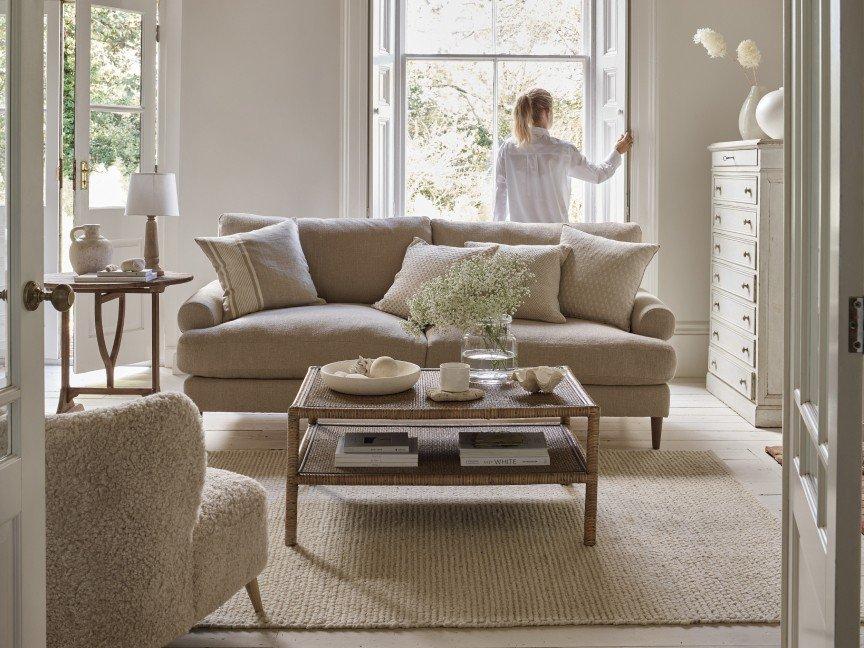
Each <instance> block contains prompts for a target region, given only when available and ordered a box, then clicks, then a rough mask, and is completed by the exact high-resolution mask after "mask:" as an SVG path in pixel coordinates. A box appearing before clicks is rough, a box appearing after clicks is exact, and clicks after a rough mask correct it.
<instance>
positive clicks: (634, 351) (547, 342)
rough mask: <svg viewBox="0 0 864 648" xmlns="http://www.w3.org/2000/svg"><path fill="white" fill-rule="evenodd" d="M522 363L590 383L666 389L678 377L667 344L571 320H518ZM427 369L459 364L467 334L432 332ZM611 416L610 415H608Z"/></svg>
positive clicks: (516, 329) (515, 327)
mask: <svg viewBox="0 0 864 648" xmlns="http://www.w3.org/2000/svg"><path fill="white" fill-rule="evenodd" d="M511 330H512V331H513V335H515V336H516V341H517V342H518V344H519V347H518V350H519V357H518V358H517V360H518V362H519V365H520V366H523V367H531V366H536V365H551V366H557V365H567V366H569V367H570V369H572V370H573V375H575V376H576V378H578V379H579V381H580V382H582V384H584V385H660V384H663V383H665V382H668V381H669V380H671V379H672V377H673V376H674V375H675V367H676V364H677V361H676V357H675V349H674V348H673V347H672V345H671V344H669V343H668V342H665V341H663V340H657V339H655V338H650V337H644V336H642V335H636V334H634V333H628V332H626V331H622V330H621V329H618V328H616V327H614V326H609V325H608V324H598V323H597V322H586V321H584V320H576V319H568V320H567V322H566V323H565V324H547V323H546V322H532V321H528V320H520V319H516V320H513V325H512V327H511ZM426 339H427V340H428V345H429V349H428V351H427V352H426V366H427V367H437V366H438V365H440V364H441V363H442V362H455V361H458V360H459V353H460V344H461V341H462V336H461V334H460V333H459V332H458V331H450V330H441V329H439V328H438V327H433V328H431V329H429V330H428V331H426ZM603 414H604V415H606V414H607V413H606V411H605V410H604V412H603Z"/></svg>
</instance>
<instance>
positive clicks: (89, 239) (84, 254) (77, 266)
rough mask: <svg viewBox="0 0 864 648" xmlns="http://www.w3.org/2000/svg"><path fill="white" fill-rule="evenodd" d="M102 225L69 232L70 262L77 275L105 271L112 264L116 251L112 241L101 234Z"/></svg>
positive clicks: (82, 227) (83, 227)
mask: <svg viewBox="0 0 864 648" xmlns="http://www.w3.org/2000/svg"><path fill="white" fill-rule="evenodd" d="M100 229H101V225H79V226H78V227H73V228H72V231H70V232H69V238H71V239H72V244H71V245H70V246H69V260H70V261H71V262H72V269H73V270H74V271H75V273H76V274H79V275H80V274H87V273H90V272H98V271H99V270H104V269H105V266H107V265H108V264H109V263H111V255H112V254H113V252H114V250H113V247H112V246H111V241H109V240H108V239H106V238H105V237H104V236H102V234H101V233H100V232H99V230H100Z"/></svg>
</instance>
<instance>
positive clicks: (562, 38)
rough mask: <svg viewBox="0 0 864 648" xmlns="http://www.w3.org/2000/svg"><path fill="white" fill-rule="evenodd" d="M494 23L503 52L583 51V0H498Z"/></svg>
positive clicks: (496, 40) (570, 52)
mask: <svg viewBox="0 0 864 648" xmlns="http://www.w3.org/2000/svg"><path fill="white" fill-rule="evenodd" d="M495 25H496V29H497V34H496V35H495V44H496V48H497V50H498V52H499V53H502V54H566V55H572V54H579V53H581V52H582V0H498V2H497V4H496V6H495Z"/></svg>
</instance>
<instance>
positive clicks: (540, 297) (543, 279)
mask: <svg viewBox="0 0 864 648" xmlns="http://www.w3.org/2000/svg"><path fill="white" fill-rule="evenodd" d="M490 245H494V244H493V243H479V242H477V241H468V242H467V243H465V247H488V246H490ZM497 254H509V255H513V256H516V257H518V258H519V259H521V260H522V261H523V262H524V263H525V265H527V266H528V270H529V271H530V272H531V273H532V274H533V275H534V276H533V277H532V279H531V281H530V282H529V289H530V291H531V292H530V293H529V295H528V297H526V298H525V301H524V302H522V305H521V306H519V308H518V309H517V310H516V314H515V315H514V316H513V317H518V318H520V319H527V320H537V321H538V322H552V323H553V324H563V323H564V322H566V321H567V319H566V318H565V317H564V315H562V314H561V308H560V307H559V305H558V291H559V289H560V287H561V264H562V263H564V260H565V259H566V258H567V257H568V256H569V255H570V248H568V247H567V246H566V245H499V246H498V252H497Z"/></svg>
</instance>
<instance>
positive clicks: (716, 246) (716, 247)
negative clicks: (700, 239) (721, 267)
mask: <svg viewBox="0 0 864 648" xmlns="http://www.w3.org/2000/svg"><path fill="white" fill-rule="evenodd" d="M714 249H715V250H716V251H717V254H720V246H719V245H717V244H716V243H715V244H714Z"/></svg>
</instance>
